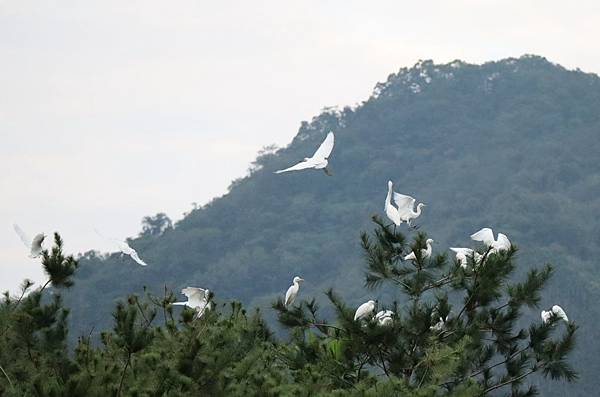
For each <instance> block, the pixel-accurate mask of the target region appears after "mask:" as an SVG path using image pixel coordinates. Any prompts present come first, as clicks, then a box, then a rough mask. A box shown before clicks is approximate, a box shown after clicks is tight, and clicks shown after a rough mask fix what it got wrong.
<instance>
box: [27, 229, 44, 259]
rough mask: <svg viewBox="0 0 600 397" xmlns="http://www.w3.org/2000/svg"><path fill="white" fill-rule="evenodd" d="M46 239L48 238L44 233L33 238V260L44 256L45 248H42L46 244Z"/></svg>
mask: <svg viewBox="0 0 600 397" xmlns="http://www.w3.org/2000/svg"><path fill="white" fill-rule="evenodd" d="M45 238H46V236H45V235H44V233H40V234H38V235H36V236H35V237H34V238H33V241H32V242H31V257H32V258H37V257H38V256H40V255H41V254H42V251H43V250H44V247H42V243H43V242H44V239H45Z"/></svg>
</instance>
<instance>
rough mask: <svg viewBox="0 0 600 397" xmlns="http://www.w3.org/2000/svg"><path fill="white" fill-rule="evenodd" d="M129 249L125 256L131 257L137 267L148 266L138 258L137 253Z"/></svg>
mask: <svg viewBox="0 0 600 397" xmlns="http://www.w3.org/2000/svg"><path fill="white" fill-rule="evenodd" d="M130 249H131V252H129V253H127V255H129V256H130V257H131V259H133V260H134V261H136V262H137V264H138V265H142V266H148V264H147V263H146V262H144V261H143V260H142V259H141V258H140V257H139V255H138V253H137V252H136V251H135V250H134V249H133V248H130Z"/></svg>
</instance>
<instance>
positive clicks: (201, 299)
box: [173, 287, 210, 320]
mask: <svg viewBox="0 0 600 397" xmlns="http://www.w3.org/2000/svg"><path fill="white" fill-rule="evenodd" d="M209 292H210V291H209V290H207V289H202V288H196V287H187V288H184V289H182V290H181V293H182V294H183V295H185V296H187V298H188V300H187V301H186V302H173V305H178V306H187V307H191V308H192V309H194V310H196V315H195V316H194V320H195V319H197V318H200V317H202V315H203V314H204V312H205V311H206V310H210V302H209V301H208V294H209Z"/></svg>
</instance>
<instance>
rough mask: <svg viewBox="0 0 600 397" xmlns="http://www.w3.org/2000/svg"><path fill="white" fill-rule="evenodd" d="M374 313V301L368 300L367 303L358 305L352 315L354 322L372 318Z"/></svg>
mask: <svg viewBox="0 0 600 397" xmlns="http://www.w3.org/2000/svg"><path fill="white" fill-rule="evenodd" d="M374 311H375V301H374V300H370V301H368V302H365V303H363V304H362V305H360V306H359V307H358V309H356V313H354V321H357V320H361V319H363V318H367V317H369V316H372V315H373V312H374Z"/></svg>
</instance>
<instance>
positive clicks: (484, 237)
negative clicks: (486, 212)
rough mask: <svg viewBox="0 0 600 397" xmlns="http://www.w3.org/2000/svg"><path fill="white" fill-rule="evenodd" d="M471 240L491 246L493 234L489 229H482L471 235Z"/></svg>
mask: <svg viewBox="0 0 600 397" xmlns="http://www.w3.org/2000/svg"><path fill="white" fill-rule="evenodd" d="M471 239H472V240H475V241H481V242H483V243H484V244H486V245H492V243H493V242H494V232H492V229H490V228H489V227H484V228H483V229H481V230H480V231H478V232H476V233H473V234H471Z"/></svg>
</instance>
